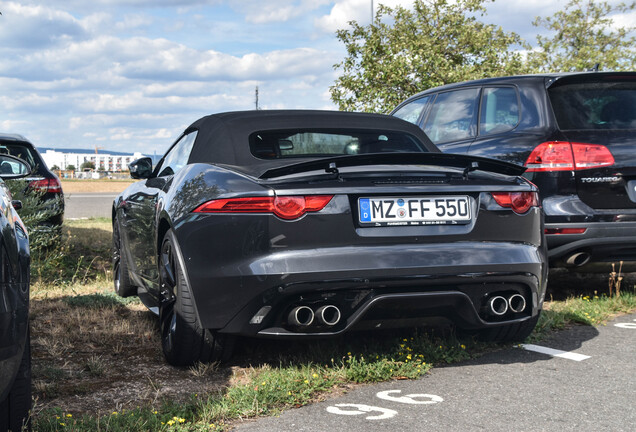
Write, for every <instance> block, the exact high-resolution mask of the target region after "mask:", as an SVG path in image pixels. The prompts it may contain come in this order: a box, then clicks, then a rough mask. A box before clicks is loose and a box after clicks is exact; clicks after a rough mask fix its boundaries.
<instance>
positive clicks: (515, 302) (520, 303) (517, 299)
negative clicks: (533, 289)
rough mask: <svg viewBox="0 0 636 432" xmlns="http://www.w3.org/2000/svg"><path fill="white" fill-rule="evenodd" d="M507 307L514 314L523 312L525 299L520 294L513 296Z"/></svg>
mask: <svg viewBox="0 0 636 432" xmlns="http://www.w3.org/2000/svg"><path fill="white" fill-rule="evenodd" d="M508 306H509V307H510V310H511V311H513V312H514V313H519V312H523V310H524V309H525V308H526V299H525V298H523V296H522V295H521V294H513V295H511V296H510V298H509V299H508Z"/></svg>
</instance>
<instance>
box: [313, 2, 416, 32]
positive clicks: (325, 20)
mask: <svg viewBox="0 0 636 432" xmlns="http://www.w3.org/2000/svg"><path fill="white" fill-rule="evenodd" d="M380 4H383V5H385V6H388V7H392V8H393V7H396V6H402V7H405V8H411V7H412V6H413V0H374V1H373V10H374V11H377V8H378V6H379V5H380ZM349 21H357V22H358V23H359V24H362V25H366V24H369V23H370V22H371V0H338V1H336V2H335V4H334V6H333V8H332V9H331V11H330V13H329V15H325V16H322V17H320V18H318V19H316V20H315V22H314V24H315V26H316V27H317V28H318V29H320V30H322V31H324V32H327V33H334V32H335V31H336V30H340V29H345V28H348V27H349Z"/></svg>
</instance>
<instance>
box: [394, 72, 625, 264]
mask: <svg viewBox="0 0 636 432" xmlns="http://www.w3.org/2000/svg"><path fill="white" fill-rule="evenodd" d="M391 114H393V115H395V116H397V117H400V118H402V119H405V120H408V121H410V122H412V123H415V124H417V125H419V126H420V127H421V128H422V129H423V130H424V132H426V134H427V135H428V136H429V138H430V139H431V140H432V141H433V142H434V143H435V144H436V145H437V146H438V147H439V148H440V149H441V150H442V151H444V152H448V153H466V154H470V155H475V156H484V157H491V158H496V159H502V160H505V161H508V162H513V163H517V164H520V165H524V166H526V167H527V171H526V174H524V175H525V177H527V178H528V179H529V180H531V181H532V182H533V183H535V184H536V185H537V186H538V187H539V189H540V194H541V197H542V204H543V208H544V210H545V214H546V229H545V231H546V234H547V242H548V248H549V256H550V260H551V264H552V265H555V266H568V267H580V266H585V267H584V269H585V270H592V271H594V270H599V271H605V270H607V268H608V267H607V265H604V266H601V267H599V266H598V265H593V264H595V263H596V264H598V263H607V262H618V261H621V260H623V261H625V262H626V266H625V267H624V269H628V268H631V269H634V268H635V266H636V72H582V73H565V74H542V75H524V76H513V77H502V78H490V79H483V80H477V81H468V82H463V83H458V84H451V85H446V86H443V87H437V88H433V89H429V90H426V91H424V92H422V93H419V94H417V95H415V96H413V97H411V98H409V99H407V100H406V101H404V102H403V103H401V104H400V105H399V106H398V107H397V108H396V109H394V110H393V112H392V113H391ZM588 263H590V264H589V265H588Z"/></svg>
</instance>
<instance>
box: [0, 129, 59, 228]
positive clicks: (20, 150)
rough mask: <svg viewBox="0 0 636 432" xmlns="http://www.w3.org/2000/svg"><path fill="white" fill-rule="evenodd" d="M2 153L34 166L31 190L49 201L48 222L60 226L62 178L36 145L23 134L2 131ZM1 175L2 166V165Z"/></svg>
mask: <svg viewBox="0 0 636 432" xmlns="http://www.w3.org/2000/svg"><path fill="white" fill-rule="evenodd" d="M0 154H9V155H13V156H16V157H18V158H20V159H22V160H24V161H26V162H28V163H29V164H30V165H31V166H32V167H33V172H32V174H31V176H30V177H29V178H27V180H28V181H29V184H28V187H29V189H30V190H31V191H33V192H34V193H37V194H41V199H42V200H43V201H44V202H46V203H47V206H46V207H45V208H47V209H50V210H52V215H51V217H49V218H48V219H47V220H46V222H47V224H49V225H54V226H59V225H62V222H63V221H64V194H63V192H62V183H60V179H59V178H58V177H57V176H56V175H55V174H54V173H53V172H52V171H51V170H50V169H48V167H47V166H46V163H45V162H44V159H42V156H41V155H40V153H39V152H38V151H37V149H36V148H35V146H34V145H33V144H32V143H31V142H30V141H29V140H27V139H26V138H25V137H23V136H22V135H16V134H4V133H0ZM0 175H2V168H1V167H0Z"/></svg>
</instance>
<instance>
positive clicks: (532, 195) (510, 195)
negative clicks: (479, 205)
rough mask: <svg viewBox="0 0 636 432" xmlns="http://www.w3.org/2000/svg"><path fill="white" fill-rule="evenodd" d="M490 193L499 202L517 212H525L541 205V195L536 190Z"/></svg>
mask: <svg viewBox="0 0 636 432" xmlns="http://www.w3.org/2000/svg"><path fill="white" fill-rule="evenodd" d="M490 194H491V195H492V197H493V198H494V199H495V201H496V202H497V204H499V205H500V206H502V207H505V208H510V209H512V211H514V212H515V213H517V214H523V213H525V212H527V211H528V210H530V209H531V208H532V207H537V206H538V205H539V196H538V194H537V193H536V192H491V193H490Z"/></svg>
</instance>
